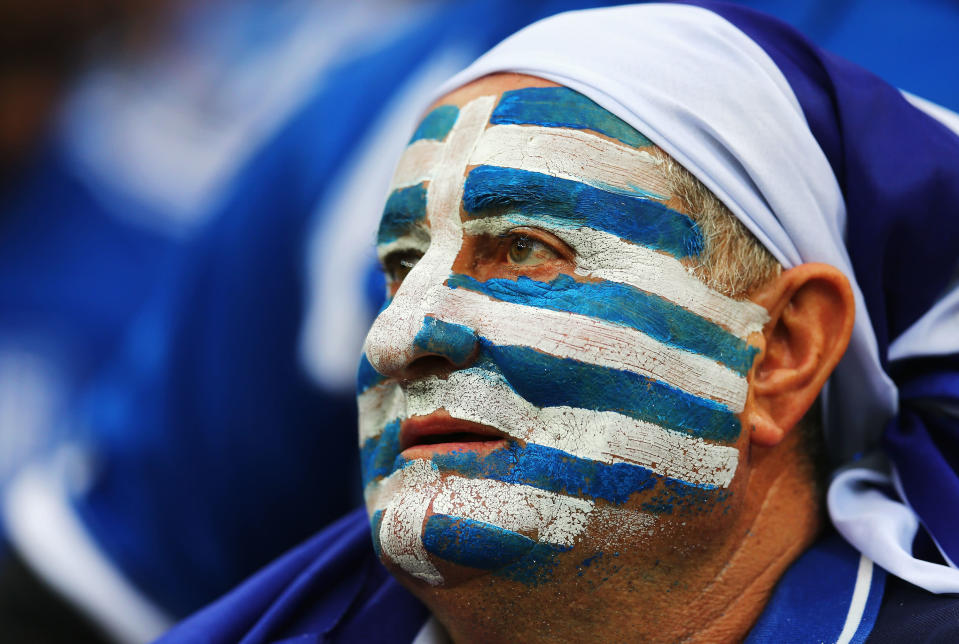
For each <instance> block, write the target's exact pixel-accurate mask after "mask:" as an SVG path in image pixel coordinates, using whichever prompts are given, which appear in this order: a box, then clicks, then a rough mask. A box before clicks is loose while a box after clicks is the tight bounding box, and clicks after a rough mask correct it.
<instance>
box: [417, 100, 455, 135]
mask: <svg viewBox="0 0 959 644" xmlns="http://www.w3.org/2000/svg"><path fill="white" fill-rule="evenodd" d="M459 113H460V110H459V108H458V107H456V106H455V105H440V106H439V107H437V108H436V109H434V110H433V111H432V112H430V113H429V114H427V115H426V116H424V117H423V120H422V121H420V124H419V126H418V127H417V128H416V131H415V132H413V136H412V138H410V143H412V142H413V141H419V140H420V139H433V140H435V141H442V140H443V139H445V138H446V135H447V134H449V133H450V130H451V129H453V124H454V123H456V117H457V116H459Z"/></svg>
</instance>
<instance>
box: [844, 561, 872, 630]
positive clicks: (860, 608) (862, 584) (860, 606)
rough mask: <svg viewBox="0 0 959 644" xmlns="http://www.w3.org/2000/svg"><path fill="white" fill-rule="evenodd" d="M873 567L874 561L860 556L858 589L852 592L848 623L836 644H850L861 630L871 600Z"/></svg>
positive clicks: (847, 614)
mask: <svg viewBox="0 0 959 644" xmlns="http://www.w3.org/2000/svg"><path fill="white" fill-rule="evenodd" d="M872 566H873V563H872V560H870V559H868V558H867V557H866V555H860V556H859V569H858V570H857V571H856V587H855V588H854V589H853V591H852V600H851V601H850V602H849V612H848V613H846V623H845V624H843V627H842V632H841V633H839V638H838V639H837V640H836V644H849V642H851V641H852V638H853V636H854V635H855V634H856V631H857V630H859V624H860V623H861V622H862V615H863V613H864V612H865V610H866V600H867V599H869V589H870V588H871V587H872Z"/></svg>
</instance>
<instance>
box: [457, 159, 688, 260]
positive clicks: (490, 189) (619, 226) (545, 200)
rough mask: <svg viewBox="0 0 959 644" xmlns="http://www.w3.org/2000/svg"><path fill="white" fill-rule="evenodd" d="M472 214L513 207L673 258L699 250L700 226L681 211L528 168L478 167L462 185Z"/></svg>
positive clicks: (495, 212)
mask: <svg viewBox="0 0 959 644" xmlns="http://www.w3.org/2000/svg"><path fill="white" fill-rule="evenodd" d="M463 209H464V210H465V211H466V213H467V216H468V217H469V218H470V219H480V218H482V217H487V216H491V215H498V214H501V213H502V211H503V210H504V209H506V210H509V209H515V210H519V211H521V212H523V213H524V214H526V215H532V216H540V217H543V218H544V219H545V218H548V219H549V220H550V221H551V222H553V223H555V222H557V221H560V222H564V223H566V224H567V225H569V226H570V227H577V228H579V227H583V226H586V227H589V228H593V229H595V230H602V231H605V232H608V233H611V234H613V235H616V236H617V237H620V238H621V239H624V240H627V241H630V242H633V243H635V244H640V245H643V246H647V247H649V248H653V249H656V250H661V251H664V252H667V253H669V254H670V255H673V256H674V257H677V258H683V257H691V256H696V255H699V254H700V253H701V252H702V250H703V238H702V234H701V233H700V230H699V227H698V226H697V225H696V222H694V221H693V220H692V219H690V218H689V217H688V216H687V215H684V214H683V213H681V212H679V211H676V210H673V209H672V208H669V207H667V206H664V205H663V204H661V203H659V202H657V201H653V200H651V199H644V198H641V197H633V196H629V195H624V194H621V193H618V192H611V191H608V190H603V189H601V188H596V187H594V186H591V185H588V184H585V183H580V182H579V181H573V180H570V179H563V178H560V177H553V176H550V175H546V174H540V173H538V172H530V171H528V170H515V169H512V168H499V167H494V166H478V167H476V168H474V169H473V170H472V171H471V172H470V173H469V175H468V176H467V177H466V182H465V183H464V185H463Z"/></svg>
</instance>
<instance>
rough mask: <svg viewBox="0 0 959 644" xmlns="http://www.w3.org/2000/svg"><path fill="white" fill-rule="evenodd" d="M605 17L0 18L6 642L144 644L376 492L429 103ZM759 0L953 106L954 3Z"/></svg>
mask: <svg viewBox="0 0 959 644" xmlns="http://www.w3.org/2000/svg"><path fill="white" fill-rule="evenodd" d="M604 4H610V3H608V2H588V1H574V0H567V1H560V0H554V1H545V0H544V1H529V2H522V3H518V2H507V1H505V0H483V1H477V0H472V1H460V2H452V1H450V2H443V1H440V0H433V1H426V0H421V1H416V0H406V1H398V0H359V1H356V2H350V3H342V2H331V1H323V0H311V1H307V0H283V1H270V0H235V1H232V2H226V1H223V0H206V1H203V2H186V1H183V0H181V1H179V2H174V1H168V2H162V1H160V0H155V1H152V2H151V1H149V0H141V1H139V2H131V3H122V2H109V1H108V0H103V1H102V2H101V3H99V5H98V4H97V3H93V4H92V5H91V6H99V7H100V9H99V10H97V11H94V10H90V11H89V12H87V13H81V14H75V13H71V10H68V8H66V7H67V5H69V3H67V4H66V5H61V3H57V2H53V1H49V2H40V3H38V4H36V5H35V6H33V7H32V8H31V9H30V10H29V11H25V10H23V9H22V8H19V9H17V8H11V9H0V12H6V13H8V14H9V15H5V14H4V13H0V32H10V34H6V33H4V37H3V38H2V39H0V47H2V48H3V49H0V52H2V54H3V55H2V56H0V57H2V60H3V63H2V65H0V90H3V92H4V94H5V95H6V96H8V97H16V100H7V101H4V106H0V491H2V495H3V497H2V510H3V513H2V517H3V518H2V523H3V525H2V528H3V531H4V534H5V535H6V537H5V538H6V545H5V546H4V550H3V552H4V556H5V559H4V560H5V561H6V564H5V566H4V567H0V620H3V619H4V617H5V616H9V615H11V614H13V613H15V614H17V615H18V616H19V618H18V621H17V623H16V625H13V624H14V623H13V622H11V621H9V620H8V621H6V622H4V623H5V625H6V624H11V628H19V629H22V630H20V631H16V630H14V631H9V632H13V633H20V634H22V637H21V638H20V639H22V640H23V641H37V642H39V641H67V640H61V639H59V638H60V637H61V636H62V632H67V631H69V632H71V633H73V635H71V636H70V638H69V641H84V638H87V639H88V640H89V641H101V640H103V639H106V640H116V641H146V640H149V639H151V638H152V637H154V636H155V635H157V634H159V633H160V632H162V630H163V629H164V628H166V626H167V625H168V624H170V623H171V622H172V621H173V620H175V619H178V618H180V617H183V616H184V615H186V614H188V613H190V612H191V611H193V610H195V609H197V608H199V607H200V606H202V605H203V604H205V603H207V602H209V601H211V600H212V599H214V598H215V597H216V596H218V595H219V594H221V593H223V592H224V591H226V590H227V589H228V588H229V587H230V586H232V585H234V584H236V583H237V582H239V581H240V580H241V579H243V578H244V577H245V576H247V575H249V574H251V573H252V572H253V571H255V570H256V569H257V568H258V567H260V566H262V565H263V564H265V563H266V562H267V561H269V560H270V559H272V558H273V557H275V556H277V555H278V554H280V553H281V552H282V551H283V550H285V549H287V548H289V547H291V546H293V545H294V544H296V543H297V542H299V541H300V540H302V539H304V538H306V537H307V536H308V535H310V534H311V533H313V532H315V531H316V530H318V529H319V528H321V527H322V526H323V525H324V524H326V523H327V522H329V521H330V520H332V519H334V518H336V517H337V516H339V515H341V514H343V513H345V512H346V511H347V510H348V509H349V508H351V507H353V506H355V505H356V504H357V503H359V501H360V490H359V482H358V474H357V472H358V463H357V460H358V459H357V457H356V454H355V451H356V450H355V442H356V438H355V409H354V400H353V393H352V387H353V372H354V369H355V364H356V360H357V356H358V355H359V352H360V347H361V344H362V340H363V337H364V335H365V331H366V327H367V326H368V324H369V322H370V320H371V319H372V316H373V315H374V314H375V311H376V310H377V308H378V307H379V304H380V299H381V292H382V280H381V278H380V277H379V274H378V273H377V271H376V269H375V267H374V257H373V253H372V249H371V243H372V239H373V234H374V231H375V226H376V223H377V220H378V217H379V211H380V208H381V205H382V200H383V198H384V195H385V193H386V189H387V185H388V182H389V177H390V173H391V171H392V166H393V163H394V161H395V160H396V158H397V157H398V156H399V153H400V152H401V150H402V147H403V146H404V144H405V142H406V139H407V137H408V135H409V133H410V131H411V127H412V124H413V123H414V121H415V119H416V117H417V114H418V112H419V110H421V109H422V108H423V106H424V104H423V101H424V97H425V96H426V95H427V94H428V92H429V91H430V89H431V88H432V87H434V86H436V85H437V84H438V83H440V82H441V81H442V80H444V79H445V78H446V77H447V76H449V75H451V74H452V73H453V72H455V71H456V70H457V69H458V68H459V67H461V66H463V65H465V64H466V63H468V62H469V60H470V59H471V58H472V57H475V56H476V55H478V54H479V53H481V52H482V51H484V50H485V49H486V48H488V47H490V46H492V45H493V44H495V43H496V42H497V41H498V40H500V39H501V38H503V37H505V36H506V35H508V34H509V33H511V32H512V31H515V30H516V29H518V28H520V27H522V26H523V25H525V24H528V23H529V22H532V21H533V20H536V19H538V18H540V17H543V16H545V15H549V14H552V13H556V12H558V11H562V10H566V9H570V8H579V7H586V6H596V5H604ZM740 4H744V5H748V6H751V7H754V8H756V9H760V10H763V11H767V12H770V13H773V14H775V15H778V16H779V17H781V18H782V19H783V20H785V21H787V22H789V23H791V24H793V25H794V26H796V27H797V28H799V29H800V30H801V31H802V32H804V33H805V34H807V35H808V36H809V37H810V38H811V39H812V40H813V41H814V42H816V43H818V44H820V45H821V46H823V47H825V48H827V49H829V50H831V51H833V52H835V53H837V54H839V55H841V56H844V57H846V58H848V59H850V60H852V61H854V62H857V63H859V64H860V65H862V66H864V67H867V68H869V69H871V70H872V71H874V72H876V73H877V74H879V75H880V76H882V77H883V78H885V79H886V80H888V81H889V82H890V83H892V84H894V85H896V86H898V87H900V88H902V89H905V90H908V91H910V92H912V93H915V94H918V95H920V96H923V97H925V98H928V99H930V100H932V101H935V102H938V103H940V104H942V105H945V106H947V107H950V108H952V109H959V82H957V80H959V79H957V75H956V71H955V70H956V64H957V63H959V39H957V38H956V37H955V34H957V33H959V4H957V3H955V2H947V1H946V0H925V1H923V2H905V1H901V2H879V1H875V0H873V1H870V2H866V1H865V0H859V1H853V2H826V1H818V2H808V1H807V2H803V1H795V2H785V1H779V2H777V1H771V0H769V1H754V2H742V3H740ZM121 6H122V8H120V7H121ZM884 134H888V133H884ZM31 584H32V586H31V587H33V588H35V589H37V592H38V593H42V592H44V591H50V592H49V596H50V597H49V598H48V599H44V600H42V601H49V602H54V603H50V604H43V603H42V601H41V599H40V598H38V599H36V601H35V603H34V604H29V602H25V601H24V597H28V596H29V597H32V595H27V594H25V592H24V591H23V588H24V587H26V586H27V585H31ZM38 597H39V595H38ZM25 603H26V604H28V605H26V606H25V605H24V604H25ZM54 605H55V606H56V608H57V610H62V612H63V615H65V616H64V617H63V620H62V624H63V625H64V626H63V628H64V629H66V630H64V631H58V630H57V629H58V628H59V626H58V623H60V622H58V619H57V618H56V617H55V615H54V613H53V612H51V611H52V608H51V606H54ZM31 607H32V608H31ZM41 609H42V610H41ZM31 611H33V612H31ZM68 613H73V615H72V616H71V617H69V619H74V620H76V621H68V617H67V616H66V615H67V614H68ZM58 614H59V613H58ZM51 615H53V616H51ZM44 616H46V617H44ZM11 619H12V618H11ZM77 623H84V624H86V625H89V631H84V633H86V634H85V635H83V636H82V637H81V636H79V635H77V632H78V631H76V630H70V629H75V628H77V627H76V624H77Z"/></svg>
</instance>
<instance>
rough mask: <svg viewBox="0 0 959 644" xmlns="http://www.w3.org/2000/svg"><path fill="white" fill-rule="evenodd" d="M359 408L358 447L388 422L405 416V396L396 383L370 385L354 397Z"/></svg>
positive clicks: (373, 436) (380, 430)
mask: <svg viewBox="0 0 959 644" xmlns="http://www.w3.org/2000/svg"><path fill="white" fill-rule="evenodd" d="M356 403H357V407H358V408H359V418H360V420H359V428H360V447H362V446H363V443H365V442H366V441H367V440H368V439H370V438H375V437H376V436H379V435H380V433H382V431H383V428H384V427H385V426H386V424H387V423H388V422H390V421H391V420H394V419H396V418H405V417H406V397H405V396H404V395H403V390H402V389H400V386H399V385H397V384H396V383H393V382H390V383H385V384H382V385H377V386H376V387H370V388H369V389H367V390H366V391H364V392H363V393H361V394H360V395H359V396H357V398H356Z"/></svg>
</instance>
